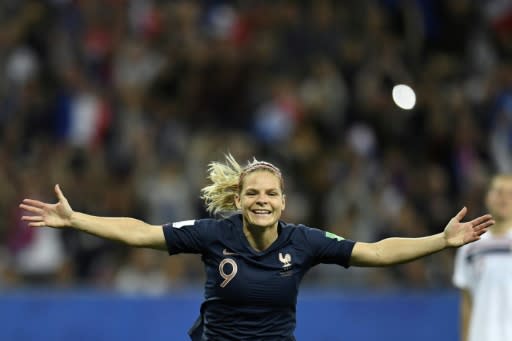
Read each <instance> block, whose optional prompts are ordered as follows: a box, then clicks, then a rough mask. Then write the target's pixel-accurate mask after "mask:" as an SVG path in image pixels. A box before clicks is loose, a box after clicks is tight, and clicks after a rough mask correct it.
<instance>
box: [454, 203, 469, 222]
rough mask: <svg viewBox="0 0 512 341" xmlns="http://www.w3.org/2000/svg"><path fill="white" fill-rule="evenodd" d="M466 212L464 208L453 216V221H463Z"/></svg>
mask: <svg viewBox="0 0 512 341" xmlns="http://www.w3.org/2000/svg"><path fill="white" fill-rule="evenodd" d="M467 212H468V209H467V208H466V206H464V207H463V208H462V209H461V210H460V211H459V213H457V215H456V216H455V219H457V220H458V221H461V220H462V219H464V216H466V213H467Z"/></svg>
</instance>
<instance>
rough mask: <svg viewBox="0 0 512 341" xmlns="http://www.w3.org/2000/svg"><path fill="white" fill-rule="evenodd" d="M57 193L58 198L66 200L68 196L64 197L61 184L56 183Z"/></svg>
mask: <svg viewBox="0 0 512 341" xmlns="http://www.w3.org/2000/svg"><path fill="white" fill-rule="evenodd" d="M55 194H56V195H57V198H58V199H59V201H64V200H66V198H65V197H64V194H62V191H61V190H60V186H59V184H56V185H55Z"/></svg>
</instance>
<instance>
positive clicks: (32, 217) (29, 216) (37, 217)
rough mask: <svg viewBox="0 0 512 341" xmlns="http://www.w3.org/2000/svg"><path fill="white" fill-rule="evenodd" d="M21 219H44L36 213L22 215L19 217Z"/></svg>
mask: <svg viewBox="0 0 512 341" xmlns="http://www.w3.org/2000/svg"><path fill="white" fill-rule="evenodd" d="M21 220H24V221H44V219H43V217H41V216H38V215H24V216H23V217H21Z"/></svg>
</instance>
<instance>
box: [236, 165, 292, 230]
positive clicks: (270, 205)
mask: <svg viewBox="0 0 512 341" xmlns="http://www.w3.org/2000/svg"><path fill="white" fill-rule="evenodd" d="M235 204H236V206H237V208H238V209H240V210H242V214H243V217H244V224H245V226H248V227H277V222H278V220H279V218H280V217H281V213H282V211H283V210H284V207H285V198H284V194H283V190H282V184H281V178H280V177H279V176H278V175H276V174H274V173H273V172H271V171H269V170H265V169H261V170H256V171H254V172H251V173H248V174H246V175H245V176H244V178H243V180H242V183H241V188H240V193H239V194H238V195H237V196H236V197H235Z"/></svg>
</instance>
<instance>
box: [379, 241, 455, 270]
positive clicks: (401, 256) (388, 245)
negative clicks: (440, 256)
mask: <svg viewBox="0 0 512 341" xmlns="http://www.w3.org/2000/svg"><path fill="white" fill-rule="evenodd" d="M446 246H447V245H446V240H445V238H444V235H443V233H438V234H435V235H431V236H428V237H421V238H387V239H383V240H381V241H379V242H377V243H375V247H376V252H377V259H379V262H380V264H377V265H382V266H385V265H393V264H399V263H406V262H409V261H412V260H415V259H417V258H421V257H423V256H427V255H430V254H432V253H435V252H438V251H441V250H443V249H445V248H446Z"/></svg>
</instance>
